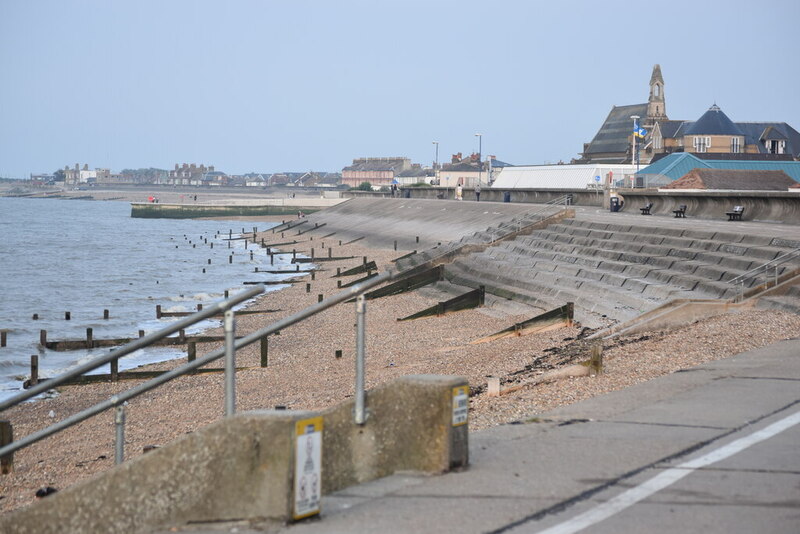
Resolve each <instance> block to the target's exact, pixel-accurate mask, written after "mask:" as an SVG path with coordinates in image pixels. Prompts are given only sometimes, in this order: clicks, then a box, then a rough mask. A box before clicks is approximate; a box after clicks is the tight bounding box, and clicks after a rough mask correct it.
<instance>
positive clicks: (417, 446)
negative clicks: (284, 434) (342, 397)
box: [322, 375, 469, 494]
mask: <svg viewBox="0 0 800 534" xmlns="http://www.w3.org/2000/svg"><path fill="white" fill-rule="evenodd" d="M466 387H467V381H466V379H464V378H461V377H452V376H438V375H412V376H406V377H402V378H400V379H398V380H396V381H394V382H392V383H391V384H385V385H383V386H380V387H378V388H375V389H374V390H371V391H369V392H368V395H367V407H368V410H369V417H368V418H367V422H366V424H364V425H361V426H359V425H355V424H353V409H354V402H348V403H345V404H342V405H339V406H337V407H335V408H332V409H331V410H329V411H326V412H324V414H323V415H324V418H325V432H324V434H323V450H324V451H325V452H324V454H323V460H322V489H323V494H325V493H331V492H334V491H337V490H339V489H342V488H346V487H348V486H352V485H354V484H359V483H362V482H367V481H369V480H374V479H376V478H380V477H384V476H387V475H390V474H392V473H395V472H397V471H421V472H426V473H443V472H446V471H448V470H450V469H454V468H458V467H463V466H466V465H467V463H468V461H469V450H468V428H467V426H468V425H466V424H460V425H457V426H454V425H453V392H454V390H455V389H457V388H466Z"/></svg>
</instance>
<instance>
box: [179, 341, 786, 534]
mask: <svg viewBox="0 0 800 534" xmlns="http://www.w3.org/2000/svg"><path fill="white" fill-rule="evenodd" d="M798 423H800V339H793V340H790V341H784V342H779V343H776V344H774V345H771V346H768V347H764V348H761V349H757V350H753V351H750V352H746V353H743V354H739V355H736V356H733V357H731V358H729V359H726V360H720V361H716V362H711V363H708V364H705V365H701V366H699V367H696V368H694V369H689V370H685V371H684V372H679V373H674V374H671V375H668V376H664V377H661V378H658V379H655V380H652V381H649V382H647V383H644V384H640V385H637V386H634V387H631V388H628V389H625V390H622V391H617V392H613V393H609V394H607V395H603V396H600V397H596V398H593V399H589V400H586V401H583V402H580V403H577V404H573V405H570V406H565V407H562V408H559V409H556V410H552V411H549V412H546V413H543V414H541V415H540V416H539V417H536V418H531V419H529V420H527V421H522V422H520V424H513V425H504V426H501V427H498V428H493V429H489V430H485V431H482V432H477V433H473V434H472V435H471V436H470V440H471V443H470V467H469V468H468V469H467V470H465V471H462V472H457V473H449V474H445V475H442V476H438V477H422V476H414V475H412V474H399V475H395V476H392V477H388V478H385V479H382V480H377V481H375V482H372V483H369V484H364V485H361V486H357V487H352V488H349V489H346V490H343V491H340V492H338V493H336V494H334V495H330V496H327V497H326V498H325V499H324V501H323V514H322V518H321V519H319V520H315V521H309V522H306V523H301V524H295V525H291V526H287V527H284V528H280V529H277V528H276V529H269V531H270V532H284V533H290V534H306V533H316V532H325V533H330V534H333V533H352V532H363V533H381V534H383V533H387V532H392V533H412V532H413V533H419V532H437V533H451V532H452V533H454V534H456V533H457V534H467V533H487V532H493V533H494V532H496V533H499V532H508V533H523V532H547V533H568V532H579V531H584V532H592V533H606V532H607V533H618V534H619V533H640V532H651V533H659V532H664V533H667V532H685V533H689V532H726V533H730V532H761V533H780V532H786V533H795V532H798V531H800V511H799V510H800V494H798V491H797V488H798V485H799V484H800V453H799V452H798V448H797V443H800V424H798ZM191 531H192V532H206V530H191ZM239 532H247V530H246V529H244V530H239Z"/></svg>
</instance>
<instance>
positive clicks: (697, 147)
mask: <svg viewBox="0 0 800 534" xmlns="http://www.w3.org/2000/svg"><path fill="white" fill-rule="evenodd" d="M710 146H711V138H710V137H695V138H694V151H695V152H708V149H709V147H710Z"/></svg>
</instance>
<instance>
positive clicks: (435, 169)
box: [433, 141, 439, 185]
mask: <svg viewBox="0 0 800 534" xmlns="http://www.w3.org/2000/svg"><path fill="white" fill-rule="evenodd" d="M433 144H434V145H436V158H435V159H434V160H433V161H434V163H433V177H434V178H435V179H436V185H439V141H433Z"/></svg>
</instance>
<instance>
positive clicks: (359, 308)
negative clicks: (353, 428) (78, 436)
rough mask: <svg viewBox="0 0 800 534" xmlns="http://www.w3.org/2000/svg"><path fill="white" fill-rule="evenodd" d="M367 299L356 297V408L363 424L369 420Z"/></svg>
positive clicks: (357, 417)
mask: <svg viewBox="0 0 800 534" xmlns="http://www.w3.org/2000/svg"><path fill="white" fill-rule="evenodd" d="M366 313H367V301H366V299H365V298H364V295H363V294H361V295H359V296H358V297H357V298H356V388H355V389H356V409H355V422H356V424H357V425H363V424H364V423H366V422H367V413H366V407H365V403H364V397H365V395H364V367H365V365H364V360H365V354H364V353H365V349H364V338H365V335H364V330H365V327H366V325H365V323H366V317H365V316H366Z"/></svg>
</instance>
